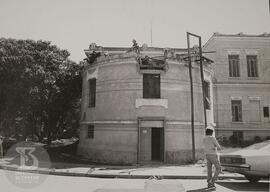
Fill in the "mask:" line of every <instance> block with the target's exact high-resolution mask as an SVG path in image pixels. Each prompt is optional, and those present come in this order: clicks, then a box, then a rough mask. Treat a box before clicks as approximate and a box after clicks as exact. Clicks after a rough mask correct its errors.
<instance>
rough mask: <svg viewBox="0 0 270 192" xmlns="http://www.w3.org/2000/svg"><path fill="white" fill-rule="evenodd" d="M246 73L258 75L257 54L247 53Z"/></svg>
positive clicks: (252, 75)
mask: <svg viewBox="0 0 270 192" xmlns="http://www.w3.org/2000/svg"><path fill="white" fill-rule="evenodd" d="M246 59H247V75H248V77H255V78H256V77H259V73H258V56H257V55H247V56H246Z"/></svg>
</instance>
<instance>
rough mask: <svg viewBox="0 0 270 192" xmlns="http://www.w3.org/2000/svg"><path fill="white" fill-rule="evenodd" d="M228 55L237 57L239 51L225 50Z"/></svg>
mask: <svg viewBox="0 0 270 192" xmlns="http://www.w3.org/2000/svg"><path fill="white" fill-rule="evenodd" d="M227 53H228V55H239V54H240V49H229V50H227Z"/></svg>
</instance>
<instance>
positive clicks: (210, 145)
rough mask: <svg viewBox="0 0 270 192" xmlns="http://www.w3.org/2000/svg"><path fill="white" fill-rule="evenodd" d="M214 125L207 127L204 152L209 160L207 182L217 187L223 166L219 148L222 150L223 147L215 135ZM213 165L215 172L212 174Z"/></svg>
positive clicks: (209, 186)
mask: <svg viewBox="0 0 270 192" xmlns="http://www.w3.org/2000/svg"><path fill="white" fill-rule="evenodd" d="M213 133H214V127H213V126H211V125H210V126H208V127H206V129H205V137H204V138H203V145H204V153H205V156H206V160H207V183H208V188H215V182H216V180H217V178H218V175H219V173H220V172H221V166H220V162H219V158H218V153H217V150H221V147H220V145H219V143H218V141H217V140H216V138H215V137H214V136H213ZM212 165H214V166H215V168H216V170H215V174H214V176H212Z"/></svg>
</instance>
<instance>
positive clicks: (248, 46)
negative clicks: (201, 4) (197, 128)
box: [204, 33, 270, 144]
mask: <svg viewBox="0 0 270 192" xmlns="http://www.w3.org/2000/svg"><path fill="white" fill-rule="evenodd" d="M204 51H205V52H212V51H214V53H208V54H207V57H209V58H211V59H212V60H213V61H214V63H215V64H214V65H213V70H214V80H213V83H214V86H213V88H214V90H213V92H214V121H215V123H216V125H217V128H216V130H217V136H223V137H224V138H228V139H229V138H230V139H231V140H232V139H234V140H235V141H234V142H236V143H237V144H241V143H242V142H245V141H253V140H254V139H255V137H256V139H266V138H269V135H270V118H269V106H270V34H266V33H265V34H262V35H246V34H243V33H239V34H236V35H224V34H220V33H214V35H213V36H212V37H211V38H210V39H209V40H208V42H207V43H206V44H205V46H204Z"/></svg>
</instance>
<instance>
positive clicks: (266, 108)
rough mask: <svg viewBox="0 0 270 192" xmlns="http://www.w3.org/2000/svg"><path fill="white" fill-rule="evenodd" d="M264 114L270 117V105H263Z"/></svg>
mask: <svg viewBox="0 0 270 192" xmlns="http://www.w3.org/2000/svg"><path fill="white" fill-rule="evenodd" d="M263 116H264V117H269V107H263Z"/></svg>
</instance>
